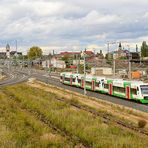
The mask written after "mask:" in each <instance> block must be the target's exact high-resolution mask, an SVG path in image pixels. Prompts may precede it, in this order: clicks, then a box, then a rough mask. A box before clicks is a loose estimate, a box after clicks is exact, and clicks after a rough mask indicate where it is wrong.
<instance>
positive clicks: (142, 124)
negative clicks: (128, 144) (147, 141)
mask: <svg viewBox="0 0 148 148" xmlns="http://www.w3.org/2000/svg"><path fill="white" fill-rule="evenodd" d="M146 124H147V122H146V121H145V120H143V119H141V120H139V121H138V127H139V128H144V127H145V126H146Z"/></svg>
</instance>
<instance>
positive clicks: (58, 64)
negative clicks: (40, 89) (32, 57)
mask: <svg viewBox="0 0 148 148" xmlns="http://www.w3.org/2000/svg"><path fill="white" fill-rule="evenodd" d="M42 67H43V68H50V67H54V68H61V69H63V68H66V64H65V62H64V61H62V60H59V59H58V58H55V57H53V58H51V60H45V61H42Z"/></svg>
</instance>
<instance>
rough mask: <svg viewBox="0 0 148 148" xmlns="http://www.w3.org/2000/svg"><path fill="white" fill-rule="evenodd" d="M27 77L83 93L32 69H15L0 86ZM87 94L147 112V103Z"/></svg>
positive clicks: (55, 78) (56, 77)
mask: <svg viewBox="0 0 148 148" xmlns="http://www.w3.org/2000/svg"><path fill="white" fill-rule="evenodd" d="M29 77H35V78H36V79H37V80H39V81H42V82H45V83H48V84H52V85H54V86H58V87H61V88H64V89H68V90H71V91H74V92H78V93H80V94H83V89H80V88H77V87H71V86H68V85H64V84H62V83H60V81H59V77H58V76H57V75H55V74H52V75H50V76H49V75H48V74H47V73H46V72H43V71H35V70H32V71H30V72H28V70H27V69H24V70H17V71H16V70H15V71H14V72H13V74H11V75H10V77H9V79H8V80H5V81H1V82H0V86H6V85H12V84H16V83H20V82H23V81H26V80H27V79H28V78H29ZM87 96H91V97H95V98H98V99H101V100H105V101H109V102H112V103H114V104H119V105H123V106H126V107H129V108H133V109H136V110H139V111H143V112H146V113H148V105H144V104H140V103H137V102H134V101H128V100H125V99H121V98H117V97H113V96H109V95H106V94H101V93H96V92H92V91H87Z"/></svg>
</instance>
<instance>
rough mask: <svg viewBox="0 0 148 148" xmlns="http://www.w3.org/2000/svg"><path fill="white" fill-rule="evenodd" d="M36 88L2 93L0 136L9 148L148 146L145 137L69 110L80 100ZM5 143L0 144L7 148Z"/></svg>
mask: <svg viewBox="0 0 148 148" xmlns="http://www.w3.org/2000/svg"><path fill="white" fill-rule="evenodd" d="M37 86H40V84H37V85H34V86H33V84H32V85H31V86H29V85H26V84H19V85H16V86H10V87H6V88H3V89H2V92H1V95H0V116H1V117H2V119H1V121H2V123H3V124H0V127H1V128H2V129H3V132H2V133H3V134H1V133H0V136H1V135H2V136H3V137H4V139H5V140H4V141H7V140H8V143H9V141H10V142H12V147H64V148H65V147H74V146H76V147H84V146H85V147H119V148H120V147H133V145H134V146H135V147H141V148H142V147H146V146H147V145H148V138H147V137H145V136H142V135H139V134H137V133H134V132H131V131H129V130H127V129H124V130H123V129H122V128H121V127H118V126H116V125H115V124H113V123H107V124H106V123H104V122H103V121H102V119H101V118H100V117H95V116H94V115H92V114H90V113H88V112H86V111H83V110H80V109H77V108H74V107H72V106H71V105H70V102H71V103H82V100H81V102H80V101H79V100H78V98H81V97H80V96H78V95H77V96H76V97H75V95H74V94H72V93H69V95H68V94H67V92H66V91H63V90H59V89H55V87H46V86H42V85H41V86H40V88H37ZM43 88H44V89H43ZM45 90H46V91H45ZM47 91H48V92H47ZM59 91H60V93H59ZM62 94H63V95H62ZM56 98H63V99H67V101H65V102H61V101H58V100H57V99H56ZM83 99H85V98H83ZM87 101H88V100H87ZM96 103H98V102H96ZM102 105H103V104H101V106H102ZM100 112H102V109H100ZM6 129H8V131H7V130H6ZM54 129H57V130H54ZM8 135H10V137H7V136H8ZM1 138H2V137H0V139H1ZM8 143H7V142H6V143H0V144H2V145H3V146H5V147H8V146H9V145H8Z"/></svg>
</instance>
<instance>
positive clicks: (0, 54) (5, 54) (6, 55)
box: [0, 44, 22, 59]
mask: <svg viewBox="0 0 148 148" xmlns="http://www.w3.org/2000/svg"><path fill="white" fill-rule="evenodd" d="M5 50H6V51H5V52H0V58H1V59H6V58H12V57H14V56H16V57H17V56H21V55H22V52H17V51H11V48H10V45H9V44H7V45H6V49H5Z"/></svg>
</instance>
